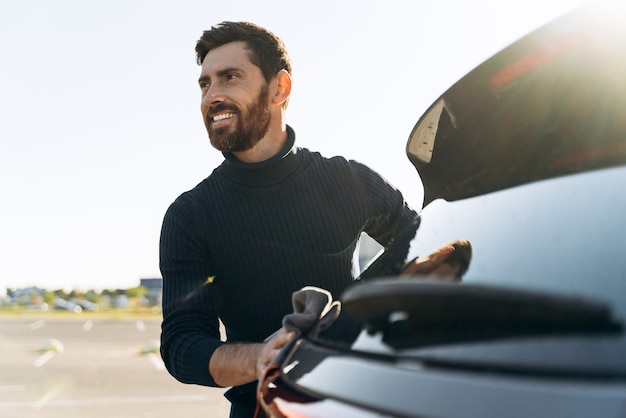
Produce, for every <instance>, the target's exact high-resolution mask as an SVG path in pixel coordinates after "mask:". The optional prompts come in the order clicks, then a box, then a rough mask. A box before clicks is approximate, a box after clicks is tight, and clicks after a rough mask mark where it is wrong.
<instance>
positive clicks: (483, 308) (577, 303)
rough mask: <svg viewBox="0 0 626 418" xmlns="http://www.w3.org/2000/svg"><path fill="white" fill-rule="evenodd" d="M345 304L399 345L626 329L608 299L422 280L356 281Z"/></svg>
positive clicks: (343, 300)
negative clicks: (618, 319)
mask: <svg viewBox="0 0 626 418" xmlns="http://www.w3.org/2000/svg"><path fill="white" fill-rule="evenodd" d="M341 303H342V309H345V310H346V311H347V313H348V314H349V315H350V316H351V317H352V319H353V320H355V321H358V322H361V323H363V324H365V326H366V329H367V330H368V331H369V332H371V333H376V332H381V333H382V336H383V341H384V342H385V343H386V344H388V345H390V346H392V347H394V348H403V347H418V346H426V345H432V344H441V343H452V342H465V341H475V340H485V339H496V338H506V337H515V336H527V335H555V334H556V335H563V334H590V333H598V334H606V333H617V332H621V331H622V328H623V325H622V323H621V322H619V321H617V320H615V319H614V318H613V315H612V311H611V308H610V306H608V305H607V304H605V303H603V302H600V301H597V300H592V299H587V298H581V297H574V296H564V295H559V294H548V293H543V292H538V291H537V292H535V291H526V290H518V289H513V288H504V287H493V286H481V285H468V284H454V283H445V282H436V281H432V280H419V279H406V278H401V279H392V278H387V279H381V280H372V281H368V282H365V283H359V284H356V285H354V286H352V287H350V288H349V289H347V290H346V291H345V292H344V294H343V295H342V297H341Z"/></svg>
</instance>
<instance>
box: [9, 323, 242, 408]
mask: <svg viewBox="0 0 626 418" xmlns="http://www.w3.org/2000/svg"><path fill="white" fill-rule="evenodd" d="M159 335H160V318H159V317H155V318H144V319H136V318H133V319H99V318H93V319H89V318H88V317H86V316H81V315H80V314H77V315H76V317H55V316H52V315H50V314H47V315H44V316H42V317H37V316H36V315H33V316H29V317H22V316H15V317H1V316H0V417H6V418H27V417H37V418H53V417H54V418H61V417H62V418H78V417H80V418H84V417H89V418H104V417H107V418H111V417H113V418H115V417H141V418H164V417H187V416H190V417H191V416H193V417H210V418H213V417H215V418H222V417H228V410H229V404H228V401H227V400H226V399H225V398H224V396H223V392H224V390H223V389H216V388H208V387H202V386H197V385H186V384H183V383H180V382H178V381H176V380H175V379H174V378H173V377H171V376H170V374H169V373H168V372H167V371H166V370H165V367H164V365H163V362H162V360H161V357H160V355H159V354H158V352H157V350H156V349H157V347H158V340H159Z"/></svg>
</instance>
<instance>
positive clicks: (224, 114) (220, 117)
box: [211, 113, 235, 122]
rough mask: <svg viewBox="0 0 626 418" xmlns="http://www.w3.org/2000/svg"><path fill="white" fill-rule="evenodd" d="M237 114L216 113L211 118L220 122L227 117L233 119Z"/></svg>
mask: <svg viewBox="0 0 626 418" xmlns="http://www.w3.org/2000/svg"><path fill="white" fill-rule="evenodd" d="M234 117H235V114H234V113H220V114H219V115H215V116H213V117H212V118H211V120H212V121H213V122H219V121H221V120H225V119H231V118H234Z"/></svg>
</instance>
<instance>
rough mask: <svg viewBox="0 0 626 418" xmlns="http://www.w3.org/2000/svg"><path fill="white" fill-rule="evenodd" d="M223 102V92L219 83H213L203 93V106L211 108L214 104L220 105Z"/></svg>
mask: <svg viewBox="0 0 626 418" xmlns="http://www.w3.org/2000/svg"><path fill="white" fill-rule="evenodd" d="M223 100H224V96H223V91H222V90H221V89H220V88H219V86H218V85H217V83H213V84H211V85H210V86H208V87H206V88H205V90H204V91H203V93H202V104H204V105H205V106H211V105H212V104H215V103H219V102H221V101H223Z"/></svg>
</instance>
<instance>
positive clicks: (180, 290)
mask: <svg viewBox="0 0 626 418" xmlns="http://www.w3.org/2000/svg"><path fill="white" fill-rule="evenodd" d="M193 209H194V205H193V202H192V199H191V198H190V197H189V196H188V195H182V196H181V197H180V198H178V199H177V200H176V201H175V202H174V203H173V204H172V205H171V206H170V208H169V209H168V211H167V213H166V215H165V218H164V220H163V227H162V230H161V241H160V268H161V273H162V275H163V278H164V280H163V301H164V305H163V318H164V320H163V324H162V333H161V356H162V358H163V361H164V363H165V366H166V367H167V369H168V371H169V372H170V374H172V376H174V377H175V378H176V379H177V380H179V381H181V382H183V383H196V384H200V385H206V386H217V384H216V383H215V381H214V380H213V378H212V376H211V374H210V373H209V360H210V358H211V355H212V354H213V352H214V351H215V349H216V348H217V347H219V346H220V345H221V344H222V343H221V341H220V335H219V325H218V316H217V310H216V308H215V302H214V299H215V296H214V292H213V288H212V286H210V281H211V279H210V277H211V276H212V272H211V265H210V261H209V260H210V257H209V254H207V252H206V248H205V247H203V246H202V245H201V242H200V240H199V238H198V236H197V234H196V232H197V231H196V229H195V228H194V226H193V225H194V222H195V220H196V219H197V215H196V214H195V213H194V210H193Z"/></svg>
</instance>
